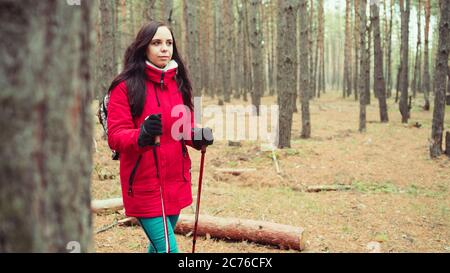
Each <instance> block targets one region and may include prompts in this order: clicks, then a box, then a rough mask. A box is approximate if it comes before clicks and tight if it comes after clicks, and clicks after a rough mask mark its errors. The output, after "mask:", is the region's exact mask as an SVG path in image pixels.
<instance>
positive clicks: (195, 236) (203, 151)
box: [192, 145, 206, 253]
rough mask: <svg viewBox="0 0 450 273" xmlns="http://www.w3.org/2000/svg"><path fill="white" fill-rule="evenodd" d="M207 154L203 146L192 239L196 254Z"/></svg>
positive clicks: (193, 250)
mask: <svg viewBox="0 0 450 273" xmlns="http://www.w3.org/2000/svg"><path fill="white" fill-rule="evenodd" d="M205 153H206V145H203V146H202V157H201V160H200V175H199V177H198V190H197V206H196V209H195V224H194V237H193V239H192V253H195V242H196V240H197V224H198V214H199V211H200V195H201V192H202V180H203V166H204V163H205Z"/></svg>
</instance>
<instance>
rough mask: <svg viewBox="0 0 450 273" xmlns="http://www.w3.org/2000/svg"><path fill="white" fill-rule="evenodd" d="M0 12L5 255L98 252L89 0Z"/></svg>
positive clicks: (0, 203)
mask: <svg viewBox="0 0 450 273" xmlns="http://www.w3.org/2000/svg"><path fill="white" fill-rule="evenodd" d="M0 11H1V14H2V16H0V23H1V25H2V27H1V29H0V35H1V36H2V37H8V38H7V39H3V40H2V41H1V42H0V43H1V46H0V47H1V48H2V51H1V53H0V54H1V58H0V69H1V75H2V76H1V78H2V80H1V81H2V89H3V90H2V92H0V104H1V107H0V126H1V128H2V130H3V131H2V133H1V134H0V141H1V143H3V144H4V145H3V146H2V153H1V159H0V181H2V182H1V183H0V223H1V227H0V252H69V251H70V250H72V251H74V252H87V251H92V250H93V248H92V247H93V246H92V245H91V240H92V230H91V228H92V223H91V212H90V205H91V204H90V178H91V168H92V158H91V146H92V137H93V136H92V126H93V125H92V117H93V116H92V113H91V105H92V104H91V103H92V93H91V89H92V86H91V80H90V78H91V70H92V64H91V60H92V59H93V56H92V54H91V48H92V41H91V31H92V29H91V27H92V21H93V20H92V19H93V16H92V15H91V12H92V11H93V2H91V1H83V2H81V5H80V6H72V5H68V3H66V1H30V0H23V1H2V2H1V3H0ZM37 37H40V38H42V39H36V38H37ZM110 53H111V52H110Z"/></svg>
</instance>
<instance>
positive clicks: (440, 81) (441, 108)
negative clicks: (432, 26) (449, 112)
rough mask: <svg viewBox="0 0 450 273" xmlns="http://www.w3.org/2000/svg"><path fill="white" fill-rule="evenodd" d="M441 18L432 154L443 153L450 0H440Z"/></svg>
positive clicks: (449, 34) (432, 155)
mask: <svg viewBox="0 0 450 273" xmlns="http://www.w3.org/2000/svg"><path fill="white" fill-rule="evenodd" d="M439 7H440V11H441V18H440V21H439V44H438V53H437V56H436V66H435V67H436V68H435V72H434V75H435V76H434V94H435V97H434V110H433V126H432V129H431V145H430V156H431V157H437V156H439V155H441V154H442V135H443V131H444V116H445V89H446V82H445V80H446V78H447V73H448V56H449V51H450V47H449V45H450V2H449V1H447V0H440V1H439Z"/></svg>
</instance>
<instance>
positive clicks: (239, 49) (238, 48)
mask: <svg viewBox="0 0 450 273" xmlns="http://www.w3.org/2000/svg"><path fill="white" fill-rule="evenodd" d="M208 2H209V1H208ZM239 2H240V1H239V0H235V1H234V4H235V6H236V15H237V17H236V21H237V33H236V37H237V39H235V40H234V49H235V52H236V60H235V61H234V64H235V66H234V69H233V70H234V77H235V80H236V90H235V92H234V95H233V98H235V99H239V98H240V97H241V94H242V86H243V83H244V71H243V69H242V68H243V59H244V57H243V56H244V51H245V48H244V45H245V44H246V43H245V42H243V41H245V38H244V31H243V26H244V24H243V17H244V16H243V8H242V4H240V3H239ZM269 73H270V72H269Z"/></svg>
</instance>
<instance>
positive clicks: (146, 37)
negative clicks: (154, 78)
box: [108, 21, 194, 118]
mask: <svg viewBox="0 0 450 273" xmlns="http://www.w3.org/2000/svg"><path fill="white" fill-rule="evenodd" d="M161 26H165V27H167V28H168V29H169V30H170V33H171V34H172V40H173V54H172V59H173V60H175V61H176V62H177V63H178V72H177V75H176V82H177V85H178V89H179V90H180V91H181V94H182V97H183V103H184V105H186V106H188V107H189V109H190V110H191V111H192V110H193V108H194V106H193V104H192V85H191V81H190V80H189V76H188V71H187V68H186V66H185V64H184V62H183V60H182V59H181V56H180V55H179V54H178V49H177V44H176V43H175V36H174V35H173V32H172V30H171V29H170V27H169V26H167V25H165V24H164V23H161V22H156V21H150V22H149V23H147V24H146V25H144V26H143V27H142V28H141V30H139V33H138V34H137V36H136V39H135V40H134V41H133V43H131V45H130V46H128V48H127V50H126V51H125V56H124V68H123V71H122V72H121V73H120V74H119V75H117V76H116V77H115V78H114V80H113V81H112V83H111V85H110V87H109V89H108V92H111V90H113V89H114V87H116V86H117V85H118V84H119V83H121V82H122V81H126V85H127V89H128V102H129V104H130V107H131V115H132V116H133V118H135V117H138V116H140V115H141V114H142V111H143V110H144V103H145V98H146V96H145V93H146V92H145V91H146V90H145V81H146V80H147V74H146V73H145V69H146V68H145V67H146V64H145V61H146V59H147V55H146V51H147V47H148V45H149V44H150V42H151V41H152V39H153V36H155V33H156V31H157V30H158V28H159V27H161Z"/></svg>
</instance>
